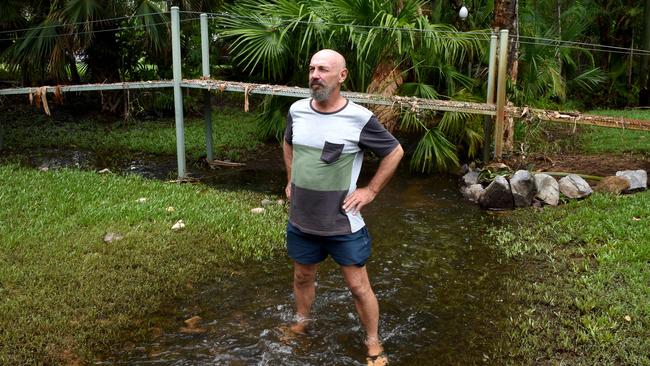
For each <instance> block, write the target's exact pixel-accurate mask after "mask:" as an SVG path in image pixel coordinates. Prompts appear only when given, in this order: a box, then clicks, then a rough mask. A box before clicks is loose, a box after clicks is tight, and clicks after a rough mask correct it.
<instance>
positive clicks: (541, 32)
mask: <svg viewBox="0 0 650 366" xmlns="http://www.w3.org/2000/svg"><path fill="white" fill-rule="evenodd" d="M555 9H556V8H555V4H554V2H553V4H552V3H551V2H539V3H535V4H533V5H527V6H524V7H523V8H522V28H521V33H522V36H523V39H524V41H523V42H522V46H521V49H520V53H521V56H520V58H519V64H520V68H521V70H520V73H519V79H518V80H517V84H516V85H511V92H512V95H514V100H515V103H517V104H530V103H538V104H540V102H541V104H542V105H543V104H544V103H546V104H549V103H564V102H565V101H566V100H567V95H568V93H569V92H570V91H573V93H584V92H592V91H594V89H595V88H596V87H597V86H598V85H599V84H601V83H602V82H604V80H605V74H604V73H603V72H602V70H601V69H600V68H598V67H597V66H596V63H595V59H594V57H593V56H592V54H591V53H590V52H588V51H586V50H581V49H574V48H569V47H557V46H553V45H552V44H549V42H547V41H542V40H539V39H540V38H541V39H546V40H553V39H561V40H563V41H581V40H584V39H585V36H586V34H587V30H588V26H589V23H588V22H579V21H575V19H589V18H591V14H590V11H591V10H590V9H589V8H587V7H586V6H584V5H582V4H580V3H574V4H572V5H570V6H569V7H568V8H566V9H564V10H563V11H562V12H561V14H560V18H559V19H558V18H557V12H556V11H555ZM559 24H561V25H562V26H559ZM533 36H534V37H537V38H538V40H534V39H532V38H526V37H533Z"/></svg>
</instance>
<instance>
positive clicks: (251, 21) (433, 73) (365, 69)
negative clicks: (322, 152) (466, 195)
mask: <svg viewBox="0 0 650 366" xmlns="http://www.w3.org/2000/svg"><path fill="white" fill-rule="evenodd" d="M426 8H427V4H426V2H425V1H419V0H409V1H404V2H403V3H402V4H399V5H398V4H397V3H395V2H389V1H379V0H356V1H342V0H335V1H324V0H323V1H321V0H319V1H299V0H274V1H270V2H266V1H259V0H246V1H242V2H237V3H236V4H234V5H232V6H230V7H228V13H229V14H234V15H235V16H233V17H231V16H228V17H224V18H223V19H220V22H221V23H222V24H224V26H225V30H223V31H222V32H221V34H222V35H223V36H225V37H226V38H228V39H230V40H231V45H230V52H231V53H232V55H233V57H234V60H235V62H236V63H237V64H238V65H239V67H241V68H243V70H244V71H246V72H248V73H249V74H256V75H261V76H262V77H263V78H265V79H267V80H272V81H274V82H280V83H287V84H303V83H304V82H305V81H306V80H307V68H306V66H307V64H308V60H309V57H311V54H312V53H313V52H314V51H316V50H318V49H321V48H333V49H336V50H339V51H340V52H341V53H342V54H343V55H344V56H345V57H346V59H347V63H348V65H347V66H348V69H349V70H350V73H349V78H348V80H347V81H346V86H347V87H348V89H351V90H357V91H365V90H366V88H367V87H368V85H369V84H370V82H371V81H372V78H373V73H374V72H375V70H376V68H377V67H378V65H380V64H381V63H386V62H389V63H390V65H392V67H395V68H398V69H399V70H405V71H403V72H402V74H403V77H404V78H405V80H406V83H405V84H404V85H403V86H402V88H400V92H401V93H402V94H405V95H414V96H420V97H425V98H438V97H439V96H440V95H444V93H446V94H447V95H450V96H456V95H459V94H461V93H462V91H464V90H465V89H468V88H469V89H471V88H473V87H474V86H475V84H476V83H475V81H474V79H473V78H471V77H469V76H467V75H465V74H463V73H462V72H459V71H458V69H459V68H460V67H462V65H463V64H464V63H465V62H467V60H471V59H473V58H477V57H479V55H480V53H481V52H482V48H481V47H480V41H479V40H477V39H475V38H472V37H464V36H463V35H462V34H459V33H457V32H454V29H453V27H450V26H448V25H444V24H432V23H431V22H430V21H429V19H428V18H427V16H426V15H424V9H426ZM378 27H379V28H378ZM452 98H454V97H452ZM280 106H285V108H282V109H281V110H279V111H273V110H271V108H278V107H280ZM286 106H288V104H286V103H284V102H278V103H272V102H267V103H266V104H265V111H264V113H263V114H262V118H261V122H260V127H261V135H262V136H264V137H267V136H268V137H270V136H275V137H279V136H281V131H282V129H283V126H284V116H285V115H286ZM465 117H468V116H466V115H465V116H463V118H456V119H452V120H450V121H449V122H448V123H447V124H446V128H445V129H444V132H445V133H447V132H450V133H451V132H454V133H456V132H457V131H460V132H459V133H456V134H455V135H454V136H453V137H452V136H444V135H441V133H442V132H443V130H438V132H436V135H435V137H432V134H428V135H425V136H423V137H422V138H421V140H420V144H419V149H418V150H417V151H418V152H419V153H418V154H416V155H414V157H413V159H415V160H416V161H415V162H414V163H413V166H416V167H417V170H418V171H431V170H432V169H434V167H435V168H437V169H442V170H444V169H448V168H449V167H451V166H455V165H456V164H457V163H458V157H457V156H456V148H455V144H464V143H467V145H468V146H469V147H470V150H471V151H470V153H471V154H475V152H476V150H477V148H478V144H480V141H481V137H480V135H479V134H478V133H477V132H476V131H477V130H476V129H475V128H473V127H468V126H471V125H472V122H469V123H468V118H465ZM437 122H438V121H436V120H435V117H433V116H432V115H429V114H426V113H422V114H420V115H419V116H415V115H414V114H413V113H411V112H406V114H405V115H404V117H403V119H402V121H401V122H400V126H401V127H403V128H404V129H405V130H407V131H416V132H421V133H424V132H425V131H427V130H428V129H429V128H430V127H432V126H434V125H435V124H436V123H437ZM452 124H454V126H451V125H452ZM430 144H441V145H440V146H435V147H434V146H430ZM429 154H440V155H436V156H435V158H434V157H433V155H431V156H429ZM417 159H424V160H422V161H419V160H417ZM427 164H433V165H430V166H427Z"/></svg>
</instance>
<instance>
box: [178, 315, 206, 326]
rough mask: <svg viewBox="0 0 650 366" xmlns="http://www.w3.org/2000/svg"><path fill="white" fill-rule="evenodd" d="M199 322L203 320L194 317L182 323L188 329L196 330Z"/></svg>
mask: <svg viewBox="0 0 650 366" xmlns="http://www.w3.org/2000/svg"><path fill="white" fill-rule="evenodd" d="M201 320H203V319H201V317H200V316H198V315H195V316H193V317H191V318H189V319H185V320H184V321H183V322H184V323H185V324H187V326H188V327H192V328H196V327H197V326H198V325H199V323H200V322H201Z"/></svg>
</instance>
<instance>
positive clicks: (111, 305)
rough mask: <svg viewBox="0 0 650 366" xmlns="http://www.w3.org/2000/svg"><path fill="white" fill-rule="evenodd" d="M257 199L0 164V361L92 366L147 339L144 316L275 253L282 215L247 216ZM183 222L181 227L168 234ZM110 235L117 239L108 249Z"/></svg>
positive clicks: (280, 211)
mask: <svg viewBox="0 0 650 366" xmlns="http://www.w3.org/2000/svg"><path fill="white" fill-rule="evenodd" d="M140 198H144V199H145V200H143V201H140V200H139V199H140ZM263 198H265V197H264V196H263V195H260V194H255V193H250V192H224V191H216V190H213V189H210V188H208V187H205V186H201V185H177V184H166V183H162V182H155V181H147V180H144V179H142V178H139V177H137V176H126V177H119V176H113V175H98V174H96V173H93V172H81V171H74V170H57V171H49V172H40V171H35V170H27V169H24V168H21V167H18V166H15V165H5V166H0V200H1V201H2V202H3V207H2V210H0V329H2V331H0V364H3V365H4V364H6V365H18V364H21V365H25V364H69V363H73V362H75V360H76V361H80V363H91V362H92V361H93V359H94V358H95V356H96V355H97V354H98V353H100V352H108V351H109V350H111V349H113V347H114V346H115V345H117V344H119V343H121V342H123V339H124V338H125V337H129V338H133V337H134V336H135V337H144V336H145V331H146V329H147V328H148V327H147V325H146V323H143V322H146V320H145V319H147V318H150V317H151V316H152V315H153V314H155V313H156V312H157V311H159V310H161V309H162V308H163V307H164V306H165V305H166V304H168V303H170V302H171V301H172V300H173V299H174V298H178V297H180V296H183V295H186V294H188V293H189V289H190V288H192V286H193V285H200V284H202V283H205V282H207V281H209V280H213V279H214V278H215V277H216V276H220V275H222V274H223V273H221V270H220V269H219V268H221V267H222V266H224V265H227V264H231V263H232V262H243V261H246V262H249V263H250V261H251V260H261V259H265V258H269V257H271V256H273V255H275V253H277V252H278V251H279V250H281V249H282V248H283V240H284V239H283V232H284V226H283V225H284V223H285V222H286V207H285V206H280V205H274V206H268V207H267V208H266V211H265V212H264V213H263V214H259V215H255V214H252V213H251V212H250V210H251V208H253V207H257V206H258V205H259V204H260V201H261V200H262V199H263ZM266 198H274V197H266ZM170 206H171V207H174V210H173V212H170V211H169V210H167V208H168V207H170ZM181 219H182V220H183V221H184V222H185V224H186V227H185V229H184V230H180V231H173V230H171V227H172V225H173V224H174V223H175V222H176V221H177V220H181ZM110 232H114V233H120V234H121V235H122V236H123V239H122V240H119V241H113V242H110V243H106V242H104V240H103V238H104V235H105V234H106V233H110ZM225 275H230V273H225ZM134 329H136V330H137V329H144V330H145V331H142V330H141V331H140V332H139V333H137V334H136V335H133V334H132V333H130V332H131V331H133V330H134Z"/></svg>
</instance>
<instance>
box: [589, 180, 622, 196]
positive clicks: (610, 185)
mask: <svg viewBox="0 0 650 366" xmlns="http://www.w3.org/2000/svg"><path fill="white" fill-rule="evenodd" d="M628 189H630V181H628V180H627V179H625V177H622V176H618V177H611V176H610V177H605V178H603V180H601V181H600V182H598V185H597V186H596V188H594V190H595V191H596V192H601V193H613V194H621V193H622V192H624V191H627V190H628Z"/></svg>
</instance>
